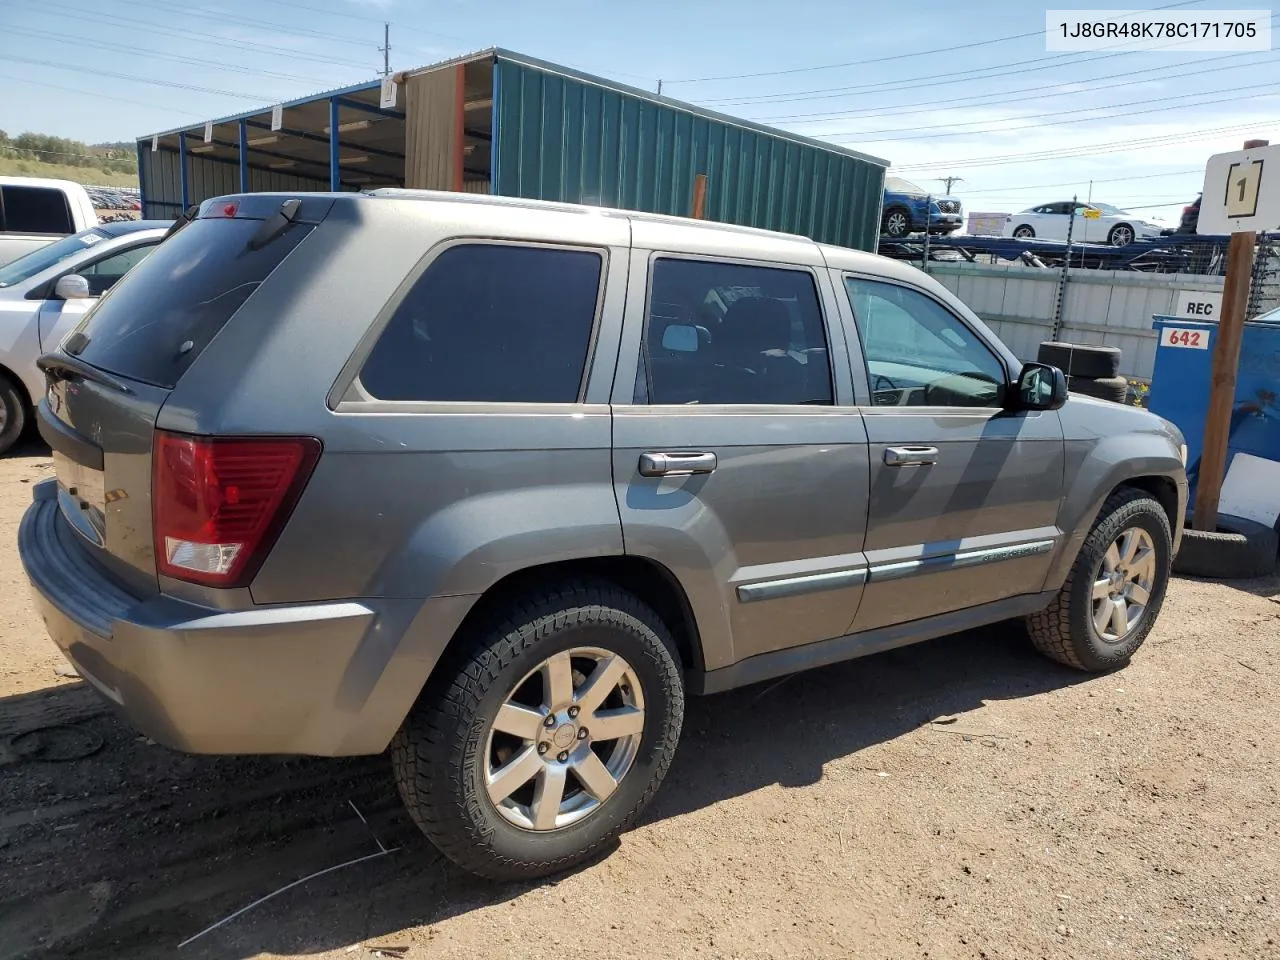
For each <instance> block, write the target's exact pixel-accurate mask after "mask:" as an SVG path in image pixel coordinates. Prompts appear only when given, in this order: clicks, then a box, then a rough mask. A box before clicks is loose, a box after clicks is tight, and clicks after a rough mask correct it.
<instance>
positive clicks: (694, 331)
mask: <svg viewBox="0 0 1280 960" xmlns="http://www.w3.org/2000/svg"><path fill="white" fill-rule="evenodd" d="M662 347H663V349H664V350H670V351H672V352H673V353H697V352H698V328H697V327H695V326H693V325H691V324H687V323H673V324H671V325H670V326H669V327H667V329H666V330H664V331H662Z"/></svg>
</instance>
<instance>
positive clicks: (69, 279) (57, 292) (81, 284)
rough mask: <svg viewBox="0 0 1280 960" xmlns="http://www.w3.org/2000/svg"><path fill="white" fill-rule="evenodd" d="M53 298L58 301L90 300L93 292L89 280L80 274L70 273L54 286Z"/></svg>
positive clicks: (60, 278)
mask: <svg viewBox="0 0 1280 960" xmlns="http://www.w3.org/2000/svg"><path fill="white" fill-rule="evenodd" d="M53 296H54V298H55V299H57V300H88V299H89V298H90V297H92V296H93V292H92V291H91V290H90V289H89V281H88V280H86V279H85V278H84V277H82V276H80V274H78V273H68V274H67V275H66V276H65V277H59V278H58V282H57V283H56V284H54V287H53Z"/></svg>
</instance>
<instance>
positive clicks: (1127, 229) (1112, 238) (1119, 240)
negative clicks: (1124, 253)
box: [1107, 223, 1136, 247]
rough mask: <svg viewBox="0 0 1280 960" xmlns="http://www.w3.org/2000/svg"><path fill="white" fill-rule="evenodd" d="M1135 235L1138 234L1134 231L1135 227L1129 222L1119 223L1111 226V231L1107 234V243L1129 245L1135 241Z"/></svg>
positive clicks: (1119, 245)
mask: <svg viewBox="0 0 1280 960" xmlns="http://www.w3.org/2000/svg"><path fill="white" fill-rule="evenodd" d="M1135 237H1136V234H1135V233H1134V232H1133V227H1131V226H1129V224H1127V223H1117V224H1116V225H1115V226H1114V227H1112V228H1111V232H1110V233H1109V234H1107V243H1109V244H1111V245H1112V246H1113V247H1127V246H1128V245H1129V244H1131V243H1133V241H1134V238H1135Z"/></svg>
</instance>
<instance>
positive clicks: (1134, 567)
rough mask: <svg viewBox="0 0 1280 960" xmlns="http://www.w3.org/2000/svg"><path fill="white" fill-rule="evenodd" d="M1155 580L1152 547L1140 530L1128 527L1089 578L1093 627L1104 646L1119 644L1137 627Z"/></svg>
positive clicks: (1154, 555) (1154, 559)
mask: <svg viewBox="0 0 1280 960" xmlns="http://www.w3.org/2000/svg"><path fill="white" fill-rule="evenodd" d="M1155 580H1156V545H1155V541H1154V540H1152V539H1151V534H1149V533H1147V531H1146V530H1143V529H1142V528H1141V527H1129V528H1128V529H1127V530H1125V531H1124V532H1123V533H1121V534H1120V536H1118V537H1117V538H1116V539H1115V540H1114V541H1113V542H1112V544H1111V546H1109V547H1107V552H1106V553H1104V554H1103V556H1102V561H1101V562H1100V563H1099V564H1098V569H1097V570H1096V572H1095V573H1094V576H1093V594H1092V597H1093V626H1094V629H1095V630H1097V631H1098V636H1099V637H1101V638H1102V639H1103V640H1104V641H1105V642H1107V643H1120V642H1121V641H1122V640H1124V639H1125V637H1127V636H1129V634H1130V633H1132V632H1133V630H1134V628H1135V627H1137V625H1138V622H1139V621H1140V620H1141V619H1142V615H1143V614H1144V613H1145V612H1146V610H1147V606H1148V605H1149V604H1150V603H1151V592H1152V590H1153V589H1154V588H1155Z"/></svg>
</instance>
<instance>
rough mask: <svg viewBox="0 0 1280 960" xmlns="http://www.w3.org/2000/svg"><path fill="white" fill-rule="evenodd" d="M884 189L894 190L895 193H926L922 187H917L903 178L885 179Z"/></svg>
mask: <svg viewBox="0 0 1280 960" xmlns="http://www.w3.org/2000/svg"><path fill="white" fill-rule="evenodd" d="M884 188H885V189H886V190H892V191H893V192H894V193H926V192H927V191H925V190H924V189H923V188H922V187H917V186H916V185H915V184H914V183H912V182H911V181H910V180H903V179H902V178H901V177H885V178H884Z"/></svg>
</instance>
